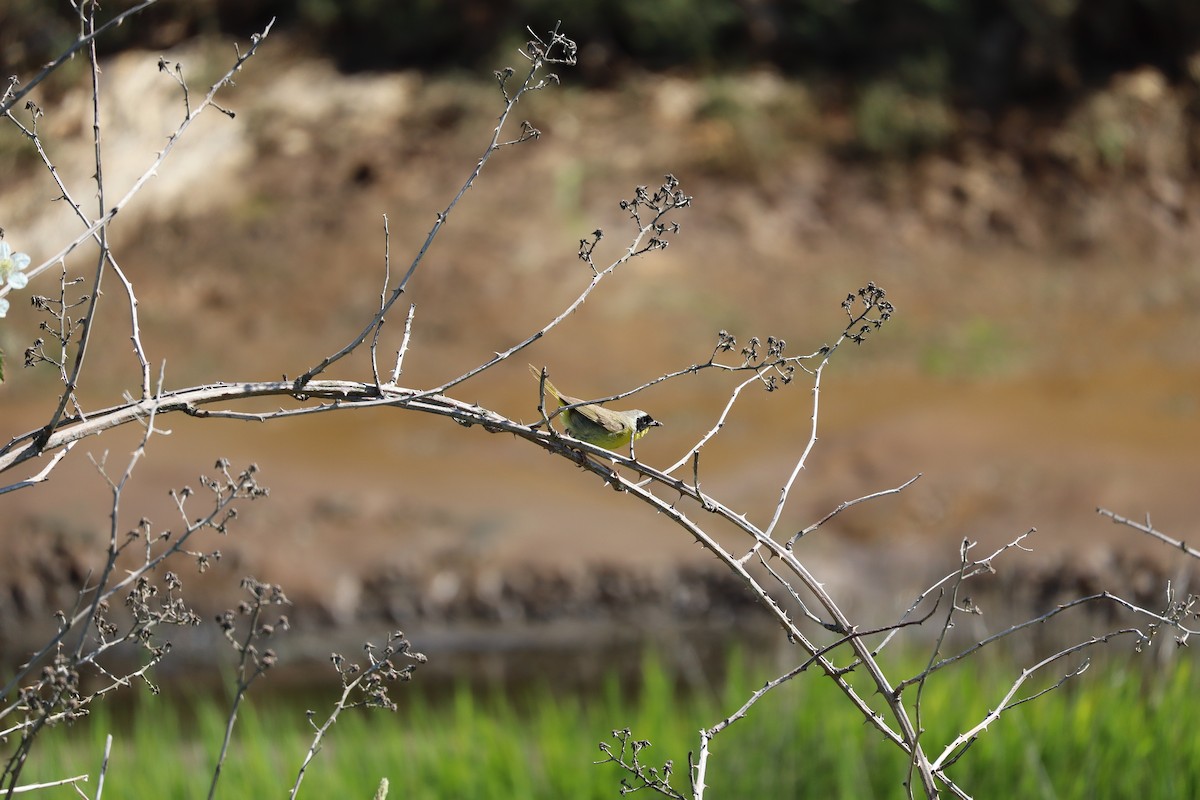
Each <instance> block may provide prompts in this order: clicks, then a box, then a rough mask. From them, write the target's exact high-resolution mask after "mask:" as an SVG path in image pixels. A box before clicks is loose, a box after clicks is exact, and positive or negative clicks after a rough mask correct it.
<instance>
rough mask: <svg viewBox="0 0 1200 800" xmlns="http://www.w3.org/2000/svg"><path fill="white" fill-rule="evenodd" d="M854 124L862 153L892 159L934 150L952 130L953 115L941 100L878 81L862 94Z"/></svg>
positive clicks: (855, 113) (953, 129)
mask: <svg viewBox="0 0 1200 800" xmlns="http://www.w3.org/2000/svg"><path fill="white" fill-rule="evenodd" d="M854 121H855V129H856V130H857V132H858V143H859V145H860V146H861V147H862V149H863V150H864V151H865V152H867V153H869V154H871V155H873V156H883V157H893V158H896V157H905V156H911V155H914V154H916V153H919V152H921V151H922V150H929V149H932V148H935V147H937V146H939V145H941V144H943V143H944V142H945V141H946V140H947V139H949V138H950V136H951V135H953V134H954V132H955V128H956V122H955V116H954V112H953V111H952V110H951V109H950V107H949V106H948V105H947V104H946V102H945V101H944V100H942V99H940V98H938V97H925V96H921V95H918V94H914V93H913V92H910V91H909V90H907V89H906V88H904V87H903V86H901V85H900V84H899V83H895V82H892V81H878V82H876V83H872V84H871V85H869V86H867V87H866V88H865V89H864V90H863V91H862V93H861V94H860V95H859V96H858V100H857V102H856V103H855V107H854Z"/></svg>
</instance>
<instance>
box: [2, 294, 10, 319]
mask: <svg viewBox="0 0 1200 800" xmlns="http://www.w3.org/2000/svg"><path fill="white" fill-rule="evenodd" d="M7 316H8V301H7V300H5V299H4V298H3V297H0V317H7Z"/></svg>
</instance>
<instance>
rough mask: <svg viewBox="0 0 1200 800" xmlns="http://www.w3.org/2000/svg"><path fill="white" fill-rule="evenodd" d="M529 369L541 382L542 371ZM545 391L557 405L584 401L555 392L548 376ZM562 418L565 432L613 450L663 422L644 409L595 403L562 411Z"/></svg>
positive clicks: (535, 368)
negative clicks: (612, 408)
mask: <svg viewBox="0 0 1200 800" xmlns="http://www.w3.org/2000/svg"><path fill="white" fill-rule="evenodd" d="M529 371H530V372H532V373H533V376H534V377H535V378H537V379H538V382H539V383H540V382H541V380H542V371H541V370H540V369H538V368H537V367H535V366H534V365H533V364H530V365H529ZM546 391H547V392H549V393H550V396H551V397H553V398H554V399H555V400H557V401H558V404H559V407H562V406H573V405H575V404H576V403H582V402H583V401H582V400H580V399H579V398H578V397H571V395H569V394H563V393H562V392H560V391H558V389H557V387H555V385H554V384H553V383H551V382H550V380H549V379H547V380H546ZM562 417H563V423H564V426H565V428H566V431H567V435H569V436H573V437H575V438H576V439H578V440H580V441H581V442H587V443H588V444H594V445H596V446H597V447H603V448H604V449H606V450H614V451H615V450H617V449H619V448H622V447H625V446H626V445H628V444H629V442H630V439H631V438H632V440H633V441H635V442H636V441H637V440H638V439H640V438H642V437H643V436H645V435H646V431H648V430H650V429H651V428H654V427H657V426H659V425H662V423H661V422H659V421H658V420H656V419H655V418H654V417H652V416H650V415H649V414H647V413H646V412H645V411H640V410H637V409H634V410H633V411H613V410H611V409H608V408H604V407H603V406H599V405H596V404H594V403H589V404H587V405H582V406H578V407H576V408H569V409H567V410H566V411H564V412H562Z"/></svg>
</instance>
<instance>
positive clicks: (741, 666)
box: [22, 658, 1200, 800]
mask: <svg viewBox="0 0 1200 800" xmlns="http://www.w3.org/2000/svg"><path fill="white" fill-rule="evenodd" d="M1014 674H1015V673H1014V672H1013V671H1012V670H1001V669H1000V668H998V667H988V666H987V665H983V666H979V665H976V666H973V667H969V668H964V669H961V670H959V671H957V672H954V673H948V674H946V675H943V676H939V679H938V680H934V681H931V682H930V684H929V685H928V687H927V689H926V693H925V697H924V703H925V705H924V718H923V722H924V725H925V726H926V728H927V734H926V738H925V740H924V741H925V746H926V749H927V751H928V752H929V753H930V754H936V753H938V752H940V750H941V748H942V747H943V746H944V745H945V743H946V742H947V741H948V740H949V739H950V738H951V737H952V735H953V733H954V732H955V731H958V730H960V729H962V728H963V727H966V726H967V725H968V724H970V723H971V722H973V721H975V720H977V719H979V718H980V717H981V716H982V715H983V714H985V713H986V710H987V709H989V708H991V707H993V706H994V705H995V703H996V702H998V701H999V699H1000V698H1001V697H1002V695H1003V693H1004V692H1005V691H1006V689H1007V687H1008V686H1009V684H1010V683H1011V680H1012V676H1013V675H1014ZM766 677H768V673H767V672H766V671H765V670H764V669H762V668H761V667H758V666H753V667H752V666H749V665H747V664H746V663H745V662H744V661H743V660H742V659H739V658H734V659H732V660H731V662H730V664H729V667H728V670H727V675H726V678H725V681H724V686H723V687H721V688H720V689H719V690H718V691H716V692H682V691H680V690H679V689H678V688H677V687H676V686H675V685H674V683H673V682H672V680H671V678H670V677H669V676H668V675H667V673H666V671H665V670H664V669H663V668H661V667H660V666H659V665H658V663H657V662H656V661H654V660H647V662H646V664H645V666H644V669H643V683H642V686H641V687H640V689H639V690H638V691H636V692H634V691H632V690H629V689H628V688H627V687H623V686H622V685H621V684H619V682H618V681H617V680H616V679H615V678H613V679H609V680H607V681H606V682H605V683H604V685H603V686H601V687H599V688H597V690H595V691H594V692H592V693H591V694H589V695H586V696H581V695H563V694H560V693H555V692H553V691H550V690H549V689H546V688H540V689H538V688H535V689H532V690H530V691H528V692H525V693H523V694H522V695H521V696H520V697H518V698H515V699H514V698H512V697H510V696H508V695H506V694H504V693H503V692H501V691H498V690H495V691H482V692H478V691H476V692H472V691H471V690H468V689H467V688H460V689H457V690H454V691H453V692H452V693H451V694H450V695H449V696H448V697H441V698H438V699H436V700H426V699H423V696H422V694H421V691H422V687H421V684H420V677H419V673H418V677H417V680H416V682H414V683H413V684H411V685H409V686H406V687H403V688H401V689H398V690H397V692H396V694H395V696H396V698H397V699H398V700H400V702H401V709H400V711H399V712H398V713H396V714H388V713H385V712H379V711H372V712H369V713H364V712H351V713H347V714H346V715H344V716H343V717H342V719H341V720H340V721H339V722H338V723H337V725H336V726H335V728H334V730H333V732H332V736H331V738H330V739H328V740H327V741H328V744H327V746H326V747H325V748H324V749H323V750H322V751H321V752H320V753H319V754H318V756H317V758H316V760H315V761H314V763H313V764H312V765H310V767H309V770H308V773H307V775H306V778H305V782H304V784H303V788H302V791H301V796H303V797H315V798H328V797H339V798H354V797H360V798H370V797H372V796H373V793H374V791H375V789H376V787H377V786H378V784H379V780H380V778H382V777H387V778H388V780H389V782H390V790H391V791H390V795H389V796H390V797H393V798H405V800H423V799H424V798H430V799H432V798H438V799H439V800H440V799H441V798H497V799H498V800H499V799H500V798H504V800H509V799H510V798H568V797H569V798H582V799H585V800H586V798H616V797H618V796H619V794H618V791H619V786H620V784H619V782H620V778H621V777H622V774H621V773H620V771H619V770H618V769H617V768H616V767H615V766H613V765H611V764H608V765H600V766H596V765H594V764H593V763H592V762H593V761H596V760H599V759H600V758H601V753H600V751H599V749H598V744H599V742H601V741H608V742H609V743H610V744H613V745H614V746H615V744H616V743H615V742H614V741H613V740H612V739H611V732H612V730H613V729H614V728H625V727H629V728H631V729H632V731H633V734H634V736H635V737H636V738H639V739H648V740H650V741H652V742H653V746H652V747H650V748H649V749H648V750H644V751H642V753H641V757H642V760H643V762H644V763H646V764H648V765H654V766H661V765H662V763H663V762H664V761H665V760H667V759H673V761H674V764H675V784H676V786H678V787H681V788H686V780H687V768H686V764H687V759H688V751H689V750H694V749H695V748H696V746H697V732H698V730H699V729H700V728H701V727H702V726H704V727H707V726H711V725H712V724H713V723H715V722H717V721H718V720H719V719H721V718H722V717H723V716H725V715H726V714H728V713H730V712H731V711H733V710H734V709H736V708H737V707H738V706H740V705H741V703H742V702H743V701H744V699H745V698H746V697H747V696H748V695H749V693H750V692H752V691H753V689H754V688H756V687H757V686H759V685H761V683H762V681H763V680H764V679H765V678H766ZM1043 685H1044V684H1043ZM1036 688H1038V687H1031V690H1036ZM1197 689H1200V678H1198V676H1197V674H1196V672H1195V671H1194V670H1193V669H1191V668H1190V664H1189V663H1188V662H1186V661H1185V662H1181V663H1180V664H1178V665H1177V666H1176V667H1174V668H1172V669H1170V670H1163V671H1156V672H1153V673H1151V671H1150V669H1149V668H1143V667H1142V666H1141V665H1140V664H1139V665H1138V666H1137V667H1133V666H1129V665H1124V666H1118V665H1114V664H1111V663H1110V664H1109V665H1108V666H1101V665H1097V666H1094V667H1093V668H1092V669H1091V670H1090V671H1088V672H1087V673H1085V675H1084V676H1083V678H1082V679H1080V680H1077V681H1076V682H1074V683H1072V684H1069V685H1068V687H1067V688H1065V689H1063V690H1060V691H1058V692H1055V693H1052V694H1050V695H1049V696H1047V697H1044V698H1041V699H1040V700H1037V701H1035V702H1032V703H1027V704H1025V705H1023V706H1021V707H1019V708H1018V709H1015V710H1013V711H1012V712H1010V713H1008V714H1006V715H1005V716H1004V717H1002V718H1001V719H1000V720H999V721H998V722H996V723H993V724H992V726H991V727H990V728H989V729H988V730H987V732H986V733H984V734H983V735H982V736H981V737H980V739H979V740H978V741H977V742H976V743H975V745H974V746H973V747H972V748H971V749H970V751H969V752H968V753H967V754H966V756H965V757H964V758H963V759H962V760H961V761H960V762H959V764H957V765H956V766H955V767H954V768H953V769H952V770H951V773H950V774H951V776H952V777H953V778H954V779H955V780H956V781H957V782H958V783H959V785H960V786H962V787H964V788H965V789H966V790H967V791H968V792H970V793H972V794H973V795H974V796H978V797H1022V798H1041V797H1044V798H1056V799H1060V798H1061V799H1063V800H1065V799H1066V798H1104V797H1113V798H1126V797H1139V798H1156V797H1163V798H1177V797H1195V796H1200V737H1197V736H1196V735H1195V730H1194V725H1193V723H1192V718H1193V717H1194V709H1195V698H1196V696H1197ZM863 695H864V696H869V694H868V693H867V692H866V691H865V689H864V691H863ZM238 725H239V727H238V730H237V734H236V738H235V741H234V745H233V752H232V754H231V756H230V758H229V759H228V761H227V762H226V764H225V767H224V770H223V772H222V776H221V782H220V784H219V787H218V792H217V796H218V797H225V798H243V797H285V796H286V795H287V790H288V789H289V788H290V786H291V784H292V782H293V781H294V779H295V774H296V771H297V769H298V767H299V765H300V761H301V759H302V757H303V754H304V752H305V750H306V748H307V746H308V743H309V741H310V739H311V734H310V733H309V730H308V728H307V723H306V721H305V717H304V704H301V703H291V704H289V703H284V702H280V701H276V702H272V703H270V704H267V705H266V706H264V707H263V708H262V709H256V708H255V707H254V706H251V707H249V708H247V709H245V710H244V711H243V712H242V713H241V715H240V717H239V720H238ZM223 726H224V711H223V710H222V709H221V707H220V706H219V705H218V704H217V703H215V702H212V701H206V702H202V703H199V704H198V705H196V706H195V707H184V706H181V705H180V704H178V703H169V702H166V701H163V700H161V699H160V698H153V697H143V698H141V699H139V701H138V703H137V705H136V707H135V708H133V709H132V710H131V711H130V717H129V719H122V720H120V721H119V722H118V721H115V720H114V719H113V718H112V717H111V716H109V715H108V714H107V713H106V712H105V711H104V707H103V706H100V707H98V709H97V713H96V714H95V715H94V717H93V718H92V719H91V720H89V721H87V722H84V723H80V724H77V725H76V726H74V728H72V729H70V730H69V731H65V732H64V731H59V730H52V731H49V732H48V733H47V735H46V736H45V738H44V740H43V741H42V742H41V744H40V748H39V749H36V750H35V751H34V755H33V757H32V759H31V762H30V764H29V766H28V767H27V768H26V770H25V773H24V774H23V776H22V782H23V783H29V782H33V781H37V780H50V779H53V778H56V777H62V776H66V775H75V774H80V773H90V774H91V775H92V779H91V781H90V782H89V784H87V785H86V787H87V788H86V790H87V792H88V794H89V795H94V792H95V775H96V771H97V767H98V765H99V761H100V754H101V752H102V750H103V740H104V735H105V733H107V732H109V731H112V732H114V735H115V740H114V746H113V754H112V760H111V764H110V768H109V773H108V777H107V780H106V785H105V794H104V796H105V797H112V798H142V797H147V798H150V797H153V798H192V797H204V796H205V795H206V793H207V788H208V784H209V780H210V776H211V770H212V764H213V763H214V760H215V757H216V751H217V748H218V746H219V743H220V741H221V734H222V730H223ZM64 733H65V734H66V735H64ZM904 772H905V761H904V759H902V758H901V757H900V755H899V753H897V752H896V751H895V748H893V747H891V746H890V745H888V744H886V743H885V742H884V741H883V739H882V737H881V736H879V735H878V734H877V733H875V732H874V731H873V729H871V728H868V727H867V726H865V725H864V724H863V723H862V721H861V719H860V718H858V717H856V716H855V715H854V714H852V713H850V712H849V710H848V706H847V705H846V703H845V701H844V699H843V698H842V697H841V696H840V694H838V693H837V692H835V691H834V690H833V689H832V684H831V683H830V682H829V681H828V680H822V679H820V678H818V677H817V676H816V675H806V676H802V677H801V678H799V679H798V680H796V681H793V682H792V683H791V684H789V685H787V686H785V687H783V688H782V689H781V690H778V691H777V692H776V693H774V694H773V695H768V696H767V698H766V699H765V700H764V701H763V702H761V703H760V704H759V705H758V706H756V707H755V708H753V709H752V710H751V712H750V715H749V716H748V717H747V718H746V719H744V720H741V721H739V722H737V723H735V724H734V725H733V726H731V727H730V728H729V729H728V730H727V731H725V732H724V733H723V734H722V735H721V736H720V737H718V738H717V739H716V740H715V741H714V742H713V754H712V757H711V760H710V763H709V772H708V782H709V793H708V795H707V796H708V797H711V798H731V797H734V798H746V797H754V798H774V797H821V798H867V797H900V796H902V795H903V789H902V787H901V780H902V779H903V776H904ZM37 796H38V797H39V798H58V797H62V798H68V797H77V795H76V794H75V793H74V792H73V791H72V790H70V789H68V788H61V789H54V790H48V791H44V792H41V793H39V794H38V795H37ZM644 796H650V795H648V794H646V795H644Z"/></svg>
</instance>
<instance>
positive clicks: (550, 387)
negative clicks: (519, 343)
mask: <svg viewBox="0 0 1200 800" xmlns="http://www.w3.org/2000/svg"><path fill="white" fill-rule="evenodd" d="M529 371H530V372H532V373H533V377H534V379H535V380H536V381H537V382H538V383H539V384H541V381H542V371H541V370H540V369H538V368H537V367H535V366H534V365H533V364H530V365H529ZM546 392H547V393H548V394H549V395H550V396H551V397H553V398H554V399H555V400H557V401H558V402H559V405H564V406H565V405H566V403H565V402H563V399H562V395H561V394H559V393H558V389H557V388H555V386H554V384H553V383H551V382H550V379H549V378H546Z"/></svg>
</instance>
